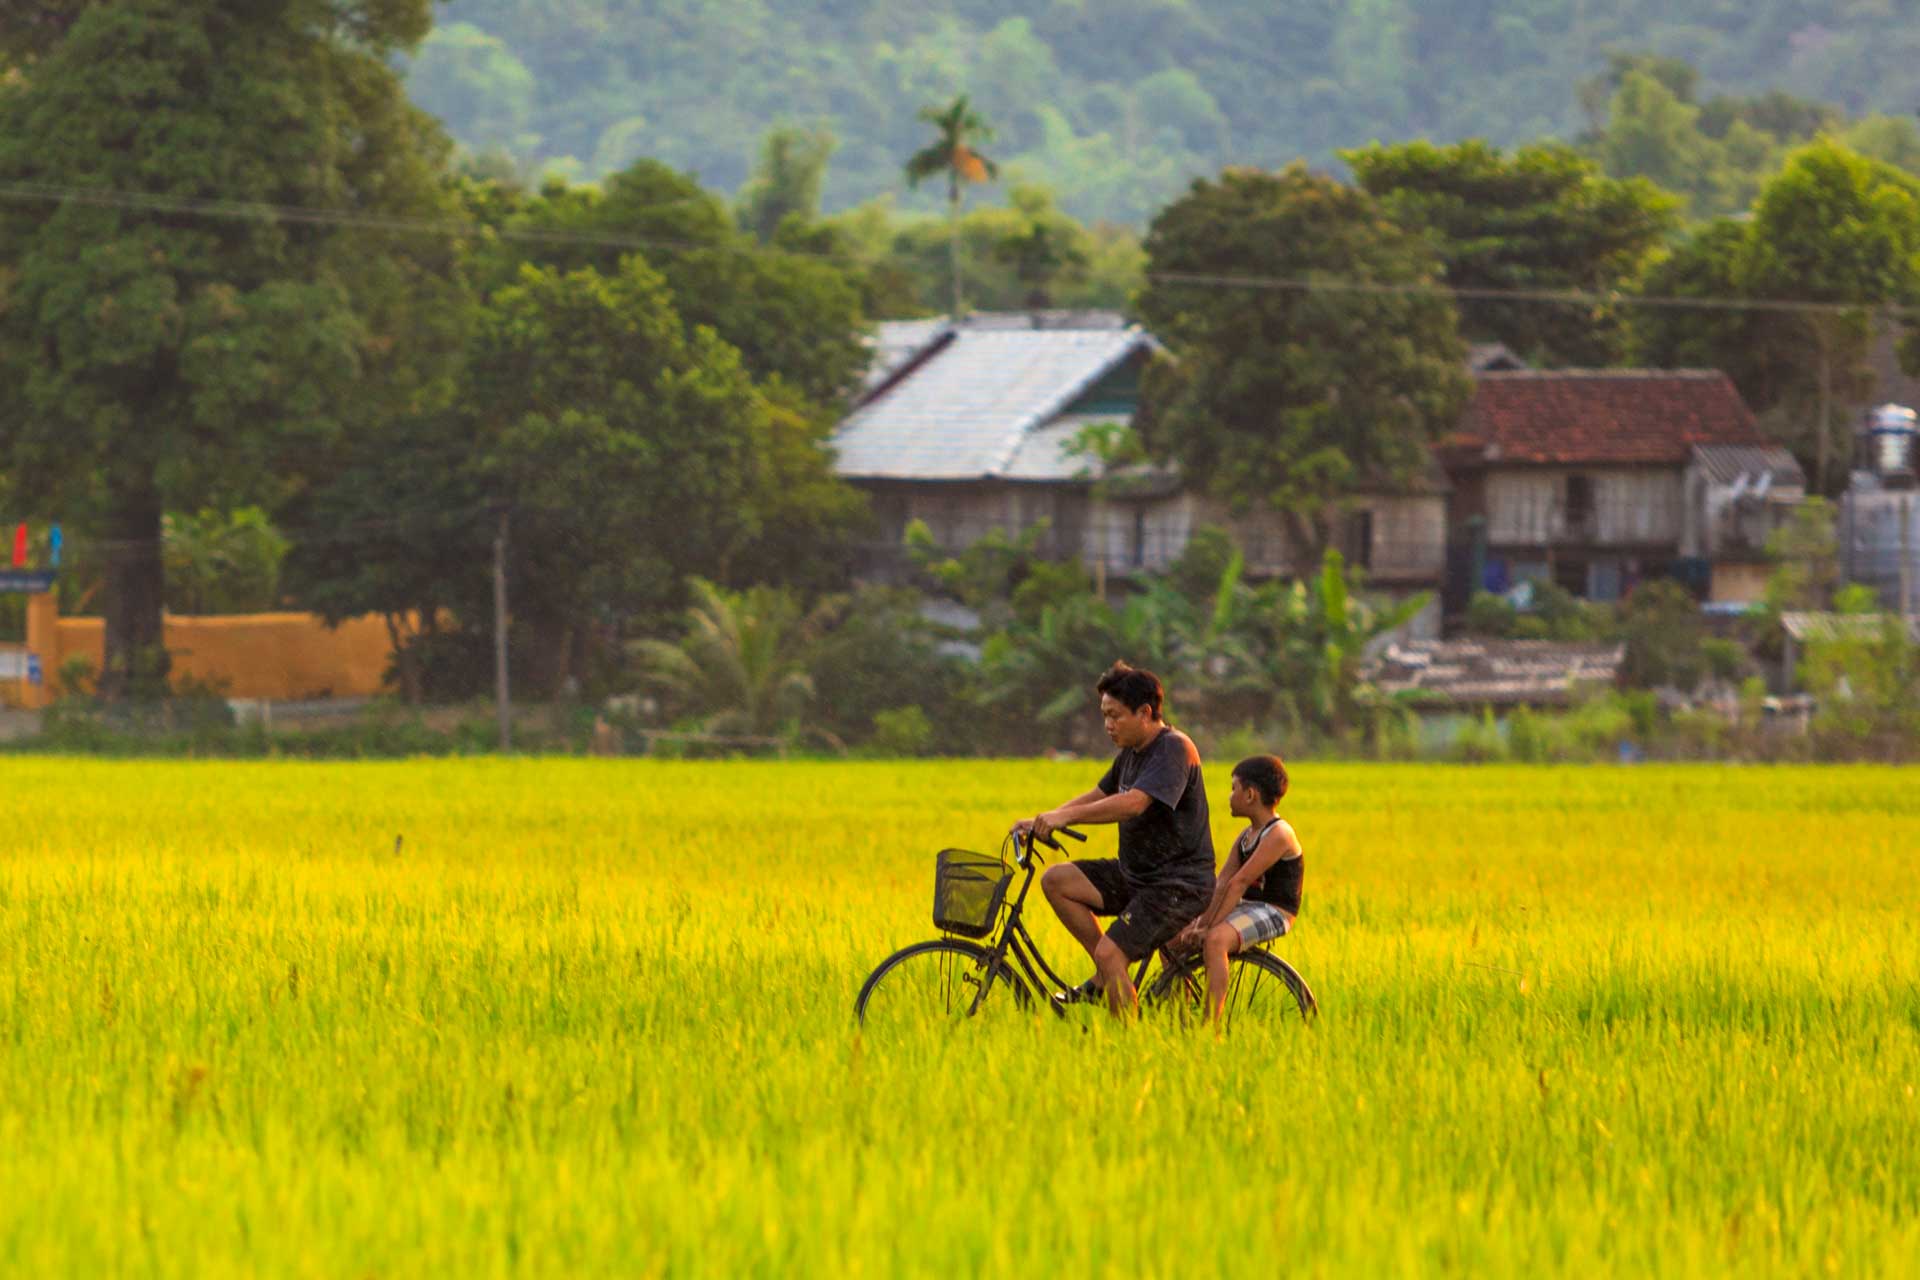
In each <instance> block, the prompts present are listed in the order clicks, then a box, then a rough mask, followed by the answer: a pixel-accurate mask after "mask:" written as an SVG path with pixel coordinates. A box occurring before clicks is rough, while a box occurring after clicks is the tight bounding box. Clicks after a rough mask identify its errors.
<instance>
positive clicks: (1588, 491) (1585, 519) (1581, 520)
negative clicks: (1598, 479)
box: [1566, 476, 1593, 533]
mask: <svg viewBox="0 0 1920 1280" xmlns="http://www.w3.org/2000/svg"><path fill="white" fill-rule="evenodd" d="M1566 511H1567V530H1568V531H1569V532H1575V533H1577V532H1584V531H1585V530H1586V528H1587V525H1588V524H1589V523H1590V522H1591V521H1592V519H1593V478H1592V477H1591V476H1568V477H1567V504H1566Z"/></svg>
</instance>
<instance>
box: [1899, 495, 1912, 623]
mask: <svg viewBox="0 0 1920 1280" xmlns="http://www.w3.org/2000/svg"><path fill="white" fill-rule="evenodd" d="M1911 617H1913V495H1912V494H1907V495H1905V496H1903V497H1902V498H1901V499H1900V621H1901V622H1902V623H1903V624H1904V623H1905V622H1906V621H1907V619H1909V618H1911Z"/></svg>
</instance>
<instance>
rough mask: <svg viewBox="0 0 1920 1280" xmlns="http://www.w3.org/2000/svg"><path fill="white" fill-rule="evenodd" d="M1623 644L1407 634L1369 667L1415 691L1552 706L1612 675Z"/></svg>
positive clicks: (1388, 687)
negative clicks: (1426, 637) (1408, 637)
mask: <svg viewBox="0 0 1920 1280" xmlns="http://www.w3.org/2000/svg"><path fill="white" fill-rule="evenodd" d="M1626 656H1627V651H1626V647H1625V646H1624V645H1617V644H1563V643H1560V642H1558V641H1553V640H1471V639H1469V640H1409V641H1402V642H1398V643H1395V644H1391V645H1389V646H1387V651H1386V653H1384V654H1383V655H1381V657H1380V658H1378V659H1377V660H1376V661H1375V662H1373V663H1372V664H1370V666H1369V668H1368V678H1369V679H1370V680H1372V681H1373V682H1374V683H1375V684H1376V685H1378V686H1379V687H1380V689H1381V690H1382V691H1383V692H1386V693H1404V692H1409V691H1418V692H1420V693H1424V694H1428V695H1430V696H1431V697H1432V698H1433V700H1434V701H1435V702H1450V703H1454V704H1458V705H1464V706H1482V705H1488V704H1493V705H1500V706H1512V705H1516V704H1520V703H1525V704H1527V705H1529V706H1552V705H1559V704H1564V703H1567V702H1571V701H1572V700H1573V696H1574V694H1575V692H1576V691H1577V690H1578V689H1580V688H1581V687H1587V688H1598V687H1604V686H1608V685H1611V684H1613V683H1614V681H1615V680H1616V679H1617V678H1618V676H1619V674H1620V664H1621V663H1622V662H1624V661H1625V660H1626Z"/></svg>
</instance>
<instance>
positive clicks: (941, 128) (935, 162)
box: [906, 94, 1000, 319]
mask: <svg viewBox="0 0 1920 1280" xmlns="http://www.w3.org/2000/svg"><path fill="white" fill-rule="evenodd" d="M920 119H921V120H923V121H925V122H926V123H927V124H930V125H932V126H933V127H934V128H935V129H936V130H937V131H938V133H939V137H937V138H936V139H935V140H934V141H933V142H931V143H929V144H928V145H927V146H925V147H923V148H921V149H920V150H919V151H916V152H915V153H914V154H913V156H912V157H911V158H910V159H908V161H907V166H906V170H907V185H908V186H910V187H918V186H919V185H920V184H921V183H922V182H924V181H926V180H927V179H928V178H931V177H935V176H940V175H944V176H945V177H946V180H947V225H948V228H949V240H948V244H949V247H950V250H951V254H952V258H953V315H954V317H955V318H956V319H957V318H958V317H959V316H960V315H962V314H963V313H964V312H965V310H966V304H965V300H964V299H963V298H962V297H961V292H960V197H961V193H962V184H963V183H970V182H971V183H978V182H987V181H990V180H991V179H993V178H995V177H997V176H998V175H999V172H1000V169H999V166H997V165H996V164H994V162H993V161H991V160H989V159H987V157H986V156H984V155H982V154H981V153H980V150H979V144H980V143H982V142H991V141H993V130H992V129H991V128H989V127H988V125H987V122H986V121H985V120H984V119H982V118H981V117H980V114H979V113H978V112H976V111H975V110H973V108H972V107H970V106H968V105H967V97H966V95H965V94H961V95H960V96H959V97H957V98H955V99H954V100H953V101H952V102H950V103H948V104H947V107H946V109H945V110H942V109H941V108H939V107H922V108H921V109H920Z"/></svg>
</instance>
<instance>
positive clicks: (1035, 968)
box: [967, 833, 1153, 1018]
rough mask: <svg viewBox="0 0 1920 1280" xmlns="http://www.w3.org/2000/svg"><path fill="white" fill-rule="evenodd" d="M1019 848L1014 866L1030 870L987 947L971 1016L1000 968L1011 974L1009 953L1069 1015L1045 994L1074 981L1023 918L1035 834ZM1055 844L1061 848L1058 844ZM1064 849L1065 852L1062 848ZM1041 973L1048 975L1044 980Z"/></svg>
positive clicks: (1139, 972)
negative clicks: (1063, 973)
mask: <svg viewBox="0 0 1920 1280" xmlns="http://www.w3.org/2000/svg"><path fill="white" fill-rule="evenodd" d="M1018 847H1019V849H1020V852H1018V853H1017V854H1015V855H1014V865H1015V866H1017V867H1020V868H1021V869H1023V870H1024V871H1025V872H1026V873H1027V874H1026V878H1025V879H1023V880H1022V881H1021V882H1020V892H1019V894H1017V895H1016V896H1015V897H1014V900H1013V902H1012V903H1010V904H1009V905H1008V907H1007V918H1006V923H1004V924H1002V925H1001V926H1000V933H999V935H998V936H997V937H995V938H994V940H993V945H992V946H991V947H989V948H988V953H989V958H988V961H987V973H986V977H984V978H983V979H981V981H980V989H979V990H978V991H976V992H974V995H973V1003H972V1004H970V1005H968V1006H967V1016H968V1017H972V1016H973V1015H974V1014H976V1013H978V1012H979V1011H980V1002H981V1001H982V1000H985V999H986V998H987V992H989V991H990V990H992V989H993V984H994V980H995V979H996V978H998V977H999V976H1000V973H1001V971H1002V970H1003V969H1004V970H1006V971H1007V972H1009V973H1010V972H1012V968H1011V966H1009V965H1008V964H1007V956H1008V955H1009V953H1011V955H1012V956H1013V958H1014V959H1015V960H1017V961H1018V962H1019V964H1020V967H1021V969H1023V970H1025V971H1026V976H1027V981H1028V982H1029V983H1030V984H1031V985H1032V986H1033V987H1034V988H1035V990H1036V991H1037V992H1038V994H1039V995H1040V996H1041V998H1042V1000H1044V1001H1045V1003H1046V1005H1047V1007H1048V1008H1050V1009H1052V1010H1053V1012H1054V1016H1055V1017H1059V1018H1064V1017H1066V1016H1067V1011H1066V1010H1065V1009H1063V1008H1061V1007H1060V1004H1059V1002H1058V1001H1055V1000H1050V999H1047V998H1046V996H1047V993H1048V992H1049V991H1054V990H1059V991H1065V990H1067V989H1068V988H1070V987H1072V986H1073V985H1074V984H1073V983H1071V982H1068V981H1067V980H1066V979H1065V978H1062V977H1061V976H1060V975H1059V974H1057V973H1055V972H1054V971H1053V966H1052V965H1050V964H1048V963H1047V958H1046V956H1044V955H1042V954H1041V952H1040V946H1039V944H1038V943H1036V942H1035V941H1034V940H1033V935H1032V934H1031V933H1028V932H1027V925H1026V922H1025V921H1024V920H1023V919H1022V918H1021V914H1022V911H1023V909H1024V908H1025V906H1026V902H1027V894H1028V893H1029V892H1031V891H1032V889H1033V877H1034V875H1035V873H1036V872H1037V871H1038V870H1039V859H1038V858H1036V857H1035V856H1034V853H1033V836H1032V834H1031V833H1029V834H1028V836H1027V840H1026V843H1025V844H1024V845H1020V846H1018ZM1054 847H1055V848H1056V849H1058V848H1059V846H1058V845H1055V846H1054ZM1062 852H1065V851H1064V850H1062ZM1152 963H1153V957H1152V956H1148V957H1147V958H1146V959H1144V960H1142V961H1141V962H1140V964H1139V967H1138V968H1137V969H1136V970H1135V971H1134V975H1133V986H1134V990H1136V991H1138V990H1139V989H1140V988H1141V987H1144V986H1145V985H1146V982H1147V968H1148V966H1150V965H1151V964H1152ZM1042 975H1045V980H1044V981H1043V980H1042Z"/></svg>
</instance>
